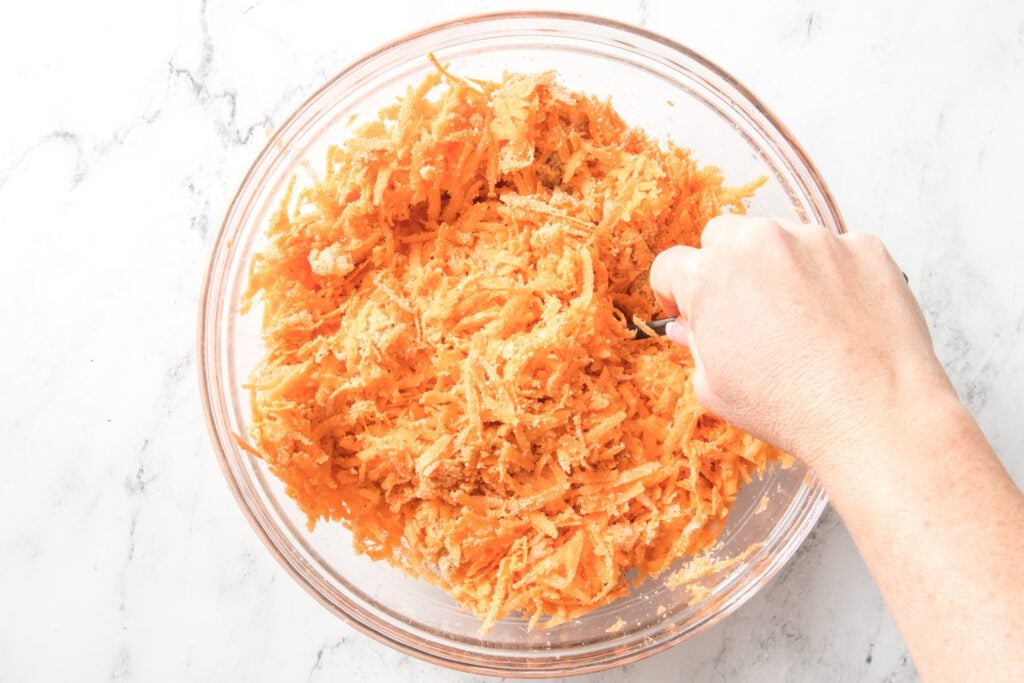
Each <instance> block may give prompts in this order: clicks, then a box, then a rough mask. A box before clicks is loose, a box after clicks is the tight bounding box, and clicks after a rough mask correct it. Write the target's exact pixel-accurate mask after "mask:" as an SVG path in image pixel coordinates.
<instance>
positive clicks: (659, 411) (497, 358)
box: [244, 62, 779, 630]
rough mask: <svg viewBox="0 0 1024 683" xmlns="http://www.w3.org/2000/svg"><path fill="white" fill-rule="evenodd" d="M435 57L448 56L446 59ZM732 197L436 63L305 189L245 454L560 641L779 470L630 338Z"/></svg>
mask: <svg viewBox="0 0 1024 683" xmlns="http://www.w3.org/2000/svg"><path fill="white" fill-rule="evenodd" d="M435 63H436V62H435ZM760 182H761V181H757V182H754V183H751V184H749V185H746V186H742V187H736V188H729V187H726V186H724V185H723V178H722V174H721V172H720V171H719V170H718V169H717V168H713V167H710V166H698V165H697V163H696V162H695V161H694V160H693V159H692V158H691V156H690V154H689V153H688V152H687V151H686V150H684V149H681V148H679V147H677V146H676V145H674V144H672V143H666V144H659V143H658V142H657V141H656V140H653V139H651V138H649V137H648V136H647V135H645V134H644V133H643V132H642V131H640V130H637V129H634V128H630V127H628V126H627V125H626V124H625V123H624V122H623V120H622V119H621V118H620V117H619V116H618V115H617V114H616V112H615V111H614V109H613V108H612V106H611V104H610V103H609V102H607V101H601V100H598V99H596V98H594V97H588V96H586V95H583V94H580V93H575V92H570V91H568V90H566V89H565V88H563V87H562V86H560V85H559V84H558V82H557V81H556V77H555V74H554V73H543V74H540V75H521V74H507V75H505V76H504V77H503V79H502V80H501V82H485V81H469V80H465V79H461V78H457V77H454V76H452V75H451V74H449V73H448V72H447V71H445V70H444V69H443V68H441V67H440V65H438V69H437V71H436V72H435V73H431V74H430V75H429V76H427V77H426V78H425V79H424V80H423V81H422V82H420V83H419V84H418V85H416V86H414V87H410V88H409V89H408V92H407V93H406V95H405V96H404V97H402V98H400V99H399V100H398V101H396V102H395V103H394V104H392V105H391V106H388V107H387V108H385V109H383V110H382V111H381V112H380V114H379V117H378V119H377V120H375V121H372V122H370V123H368V124H366V125H363V126H362V127H361V128H359V129H358V131H357V133H356V134H355V135H354V136H353V137H352V138H351V139H350V140H348V141H347V142H345V143H344V144H342V145H339V146H336V147H332V148H331V149H330V150H329V152H328V155H327V164H326V167H325V170H324V173H323V175H322V177H319V178H318V179H317V180H315V181H314V182H313V183H312V184H311V185H310V186H309V187H306V188H303V189H300V190H297V189H295V188H294V187H289V189H288V191H287V193H286V196H285V197H284V199H283V200H282V203H281V208H280V210H279V211H278V212H277V214H276V216H275V217H274V219H273V221H272V223H271V225H270V226H269V229H268V231H267V244H266V246H265V247H264V248H263V249H262V251H261V252H260V253H258V254H257V255H256V256H255V257H254V259H253V263H252V270H251V279H250V289H249V291H248V293H247V295H246V300H245V302H244V305H245V307H246V308H248V306H249V305H250V304H251V302H252V298H253V297H257V296H258V297H260V298H261V299H262V302H263V306H264V309H263V311H264V312H263V338H264V343H265V348H266V351H265V355H264V357H263V358H262V360H261V362H260V363H259V365H258V366H257V367H256V368H255V370H254V372H253V374H252V377H251V382H250V384H249V389H250V391H251V399H252V424H251V427H250V430H249V437H250V438H251V442H252V449H253V451H254V452H256V453H258V455H259V457H261V458H263V459H264V460H265V461H266V462H267V463H269V465H270V467H271V469H272V471H273V472H274V474H275V475H276V476H278V477H280V478H281V479H282V480H283V481H284V483H285V484H286V486H287V491H288V494H289V495H290V496H291V497H292V498H294V499H295V501H296V502H297V503H298V505H299V506H300V507H301V509H302V510H303V511H304V512H305V514H306V515H307V516H308V520H309V525H310V528H312V527H313V526H314V525H315V524H316V523H317V522H318V521H320V520H335V521H340V522H341V523H342V524H344V525H345V526H346V527H347V528H348V529H350V530H351V532H352V535H353V539H354V544H355V548H356V549H357V550H358V551H359V552H362V553H366V554H367V555H369V556H370V557H372V558H374V559H380V560H386V561H388V562H390V563H391V564H393V565H395V566H397V567H400V568H402V569H403V570H405V571H406V572H408V573H409V574H411V575H413V576H416V577H420V578H422V579H425V580H427V581H431V582H434V583H436V584H437V585H439V586H441V587H442V588H444V589H445V590H446V591H447V592H448V593H450V594H451V595H452V596H453V597H454V598H455V599H456V600H457V601H458V602H459V603H460V604H461V605H463V606H464V607H465V608H466V609H469V610H471V611H472V612H474V613H475V614H477V615H479V616H480V617H481V618H482V619H483V624H482V628H483V629H484V630H486V629H487V628H489V627H490V626H492V625H493V624H494V622H495V620H497V619H500V618H502V617H504V616H506V615H508V614H510V613H512V612H518V613H520V614H522V615H524V616H525V617H529V618H530V625H531V626H533V625H535V624H536V623H537V622H538V621H539V620H541V619H542V618H543V619H544V623H545V624H555V623H561V622H564V621H565V620H567V619H571V618H574V617H577V616H579V615H581V614H584V613H585V612H587V611H589V610H592V609H594V608H596V607H599V606H601V605H603V604H606V603H608V602H610V601H612V600H615V599H616V598H618V597H621V596H623V595H625V594H626V593H627V592H628V590H629V581H628V580H627V578H626V572H627V571H628V570H630V569H634V568H635V570H636V579H635V580H636V581H641V580H643V579H644V578H646V577H650V576H657V575H658V574H659V573H661V572H662V571H664V570H665V569H667V568H668V567H669V566H670V565H671V564H672V563H673V561H674V560H677V559H678V558H681V557H684V556H686V555H690V554H693V553H696V552H698V551H700V550H702V549H705V548H707V547H708V546H709V545H710V544H711V543H712V541H713V540H714V539H715V536H716V535H717V534H718V532H719V531H720V529H721V528H722V526H723V524H724V522H725V519H726V515H727V514H728V512H729V508H730V506H731V504H732V503H733V501H734V499H735V497H736V494H737V491H738V490H739V488H740V486H741V485H742V484H743V483H744V482H745V481H748V480H749V479H750V477H751V475H752V473H754V472H755V471H758V470H761V469H763V468H764V466H765V464H766V462H767V461H769V460H771V459H774V458H776V457H778V456H779V454H778V453H777V452H775V451H774V450H772V449H770V448H769V447H767V446H766V445H764V444H762V443H761V442H759V441H757V440H755V439H753V438H751V437H750V436H748V435H745V434H744V433H743V432H741V431H740V430H738V429H736V428H735V427H733V426H731V425H729V424H727V423H726V422H724V421H723V420H721V419H719V418H717V417H715V416H714V415H712V414H710V413H709V412H707V411H706V410H705V409H704V408H703V407H702V406H701V405H700V404H699V403H698V402H697V400H696V398H695V397H694V394H693V389H692V386H691V383H690V381H689V377H690V373H691V372H692V367H693V365H692V360H691V358H690V356H689V354H688V352H687V351H686V350H685V349H683V348H680V347H678V346H675V345H673V344H671V343H669V342H668V341H666V340H665V339H663V338H654V339H649V340H645V341H634V340H632V338H631V337H632V332H630V331H629V330H628V328H627V324H626V319H625V316H624V314H623V313H622V311H629V312H630V313H631V314H633V315H635V316H637V318H638V319H651V318H652V317H656V316H655V315H654V314H655V313H657V310H656V307H655V304H654V298H653V295H652V293H651V291H650V288H649V285H648V282H647V272H648V269H649V267H650V265H651V261H652V260H653V258H654V256H655V254H656V253H657V252H658V251H660V250H662V249H664V248H666V247H668V246H670V245H673V244H678V243H683V244H691V245H695V244H698V243H699V239H700V233H701V230H702V228H703V226H704V225H705V223H706V222H707V221H708V220H709V219H710V218H711V217H712V216H714V215H716V214H718V213H720V212H722V211H723V210H731V211H736V212H742V211H743V210H744V200H745V199H746V198H748V197H749V196H750V195H751V194H752V193H753V192H754V191H755V189H756V188H757V186H758V185H759V183H760Z"/></svg>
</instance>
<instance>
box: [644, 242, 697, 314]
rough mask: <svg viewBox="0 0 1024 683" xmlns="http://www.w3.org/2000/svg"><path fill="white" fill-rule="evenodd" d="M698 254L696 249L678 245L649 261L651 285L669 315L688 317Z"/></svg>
mask: <svg viewBox="0 0 1024 683" xmlns="http://www.w3.org/2000/svg"><path fill="white" fill-rule="evenodd" d="M698 257H699V252H698V250H697V249H694V248H693V247H686V246H682V245H679V246H675V247H671V248H669V249H666V250H665V251H663V252H661V253H660V254H658V256H657V257H656V258H655V259H654V263H652V264H651V289H653V290H654V296H655V297H657V299H658V303H660V304H661V307H662V308H663V309H665V312H666V313H668V314H669V315H674V316H682V317H687V313H688V310H689V303H690V300H691V294H692V291H693V288H694V286H695V281H696V275H697V272H696V260H697V258H698Z"/></svg>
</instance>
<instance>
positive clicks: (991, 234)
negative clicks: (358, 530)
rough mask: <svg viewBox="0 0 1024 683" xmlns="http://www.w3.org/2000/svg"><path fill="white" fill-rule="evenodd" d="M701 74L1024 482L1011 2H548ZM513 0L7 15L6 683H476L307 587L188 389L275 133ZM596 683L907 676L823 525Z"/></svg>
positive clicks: (1, 498) (3, 286) (863, 580)
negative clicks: (785, 137)
mask: <svg viewBox="0 0 1024 683" xmlns="http://www.w3.org/2000/svg"><path fill="white" fill-rule="evenodd" d="M546 5H548V6H550V7H552V8H556V9H564V10H578V11H589V12H592V13H597V14H604V15H606V16H610V17H614V18H617V19H621V20H623V21H627V22H631V23H636V24H640V25H642V26H645V27H647V28H649V29H651V30H654V31H657V32H660V33H663V34H665V35H668V36H670V37H672V38H674V39H676V40H678V41H680V42H682V43H684V44H686V45H688V46H690V47H692V48H694V49H696V50H697V51H699V52H701V53H702V54H704V55H706V56H707V57H709V58H710V59H712V60H713V61H715V62H718V63H719V64H721V65H722V66H723V67H725V68H726V69H727V70H729V71H731V72H732V73H733V74H734V75H736V76H737V77H738V78H739V79H740V80H741V81H742V82H744V83H745V84H746V85H748V86H749V87H750V88H751V89H752V90H753V91H754V92H755V93H757V94H758V95H759V96H760V97H761V98H762V99H763V100H764V101H765V102H766V103H768V104H769V106H771V107H772V108H773V109H774V110H775V111H776V113H777V114H778V115H779V116H780V117H781V118H782V120H783V121H785V122H786V123H787V124H788V125H789V126H790V128H791V129H792V130H793V131H794V133H795V134H796V136H797V137H798V139H800V140H801V142H802V143H803V144H804V145H805V147H806V148H807V150H808V152H809V153H810V155H811V157H812V158H813V159H814V160H815V161H816V162H817V164H818V166H819V168H820V170H821V171H822V174H823V175H824V177H825V178H826V180H827V181H828V182H829V184H830V186H831V187H832V190H833V191H834V193H835V195H836V198H837V200H838V202H839V205H840V207H841V208H842V211H843V213H844V215H845V217H846V219H847V222H848V224H849V225H850V227H851V228H853V229H863V230H869V231H873V232H876V233H877V234H879V235H880V236H881V237H882V238H883V239H884V240H885V242H886V243H887V244H888V245H889V247H890V250H891V251H892V253H893V254H894V256H895V257H896V259H897V260H898V261H899V263H900V264H901V266H902V267H903V269H904V270H905V271H906V272H907V274H908V275H909V277H910V281H911V283H912V286H913V288H914V290H915V291H916V292H917V294H918V296H919V297H920V300H921V303H922V306H923V308H924V311H925V313H926V315H927V317H928V320H929V323H930V325H931V327H932V330H933V335H934V338H935V342H936V348H937V351H938V353H939V356H940V358H941V359H942V361H943V362H944V363H945V364H946V367H947V368H948V369H949V371H950V373H951V376H952V377H953V380H954V382H955V384H956V386H957V389H958V391H959V392H960V394H961V396H962V397H963V399H964V400H965V402H966V403H967V404H968V405H969V406H970V407H971V409H972V410H973V411H974V412H975V414H976V415H977V416H978V419H979V421H980V422H981V424H982V426H983V427H984V429H985V430H986V432H987V433H988V435H989V437H990V438H991V440H992V442H993V444H994V445H995V447H996V450H997V451H998V452H999V453H1000V454H1001V457H1002V458H1003V461H1004V462H1005V464H1006V466H1007V468H1008V469H1009V470H1010V472H1011V474H1012V475H1013V476H1014V477H1015V478H1016V480H1017V481H1018V483H1020V482H1022V481H1024V422H1022V421H1021V420H1020V418H1019V416H1020V415H1021V414H1022V411H1024V392H1022V390H1021V387H1024V353H1021V349H1022V334H1024V274H1022V271H1021V270H1020V267H1019V262H1020V257H1021V254H1022V253H1024V225H1022V223H1021V220H1022V219H1021V218H1020V212H1019V211H1018V210H1017V209H1016V208H1015V206H1016V198H1017V197H1018V196H1019V193H1020V187H1019V186H1020V162H1019V160H1020V159H1021V158H1024V129H1022V128H1021V126H1020V125H1019V122H1020V121H1021V120H1024V6H1022V5H1021V4H1020V3H1019V2H1014V1H1013V0H1001V1H999V2H991V3H981V4H979V3H967V2H936V3H932V4H931V5H930V6H929V11H928V12H926V13H921V12H920V8H918V7H915V6H912V5H911V4H909V3H887V2H881V1H880V0H871V1H869V2H863V3H833V2H827V3H813V2H807V1H806V0H785V1H784V2H777V3H753V2H750V3H741V2H731V1H727V2H715V3H710V2H709V3H675V2H663V1H659V0H633V1H627V2H613V1H612V0H598V1H594V2H579V1H575V2H570V1H559V2H551V3H546ZM513 7H515V4H514V3H512V2H504V1H502V2H484V1H473V0H457V1H453V2H446V3H414V2H408V1H403V2H395V3H358V4H349V3H338V2H323V1H321V0H315V1H310V2H297V3H296V2H283V1H281V0H264V1H257V2H251V1H249V2H241V3H238V2H224V3H221V2H211V3H207V1H206V0H200V1H198V2H196V1H194V0H193V1H192V2H182V3H177V2H161V3H132V2H130V1H129V0H99V1H98V2H95V3H69V2H64V3H57V4H56V5H55V6H49V5H43V4H42V3H21V4H20V5H19V6H18V8H17V10H12V11H11V15H12V16H11V17H10V18H11V19H12V20H11V21H5V22H3V23H2V25H0V63H2V64H3V67H0V91H2V92H4V93H5V97H4V101H5V105H6V106H5V107H4V111H3V117H4V125H3V126H0V216H2V219H0V230H2V235H3V244H4V246H3V249H0V292H2V294H0V302H2V306H0V310H2V312H3V320H4V334H3V341H2V342H0V386H2V387H4V391H2V392H0V415H2V416H3V417H2V418H0V456H2V458H3V461H4V464H5V465H6V468H5V475H4V476H3V477H0V515H2V519H3V520H4V521H3V522H0V557H2V564H0V577H2V580H0V615H3V618H2V619H0V680H11V681H24V680H53V681H57V680H75V681H79V680H103V679H111V680H144V681H154V680H218V679H221V680H259V681H262V680H266V681H278V680H308V681H328V680H339V679H340V680H367V681H374V680H381V681H392V680H410V681H412V680H416V681H435V680H436V681H440V680H445V681H448V680H454V681H470V680H477V679H476V678H475V677H473V676H467V675H461V674H455V673H452V672H448V671H446V670H443V669H439V668H437V667H434V666H431V665H428V664H425V663H423V662H420V661H418V660H414V659H411V658H409V657H406V656H404V655H401V654H398V653H397V652H394V651H392V650H390V649H388V648H386V647H384V646H383V645H379V644H377V643H376V642H374V641H372V640H370V639H368V638H366V637H364V636H362V635H360V634H359V633H357V632H355V631H354V630H353V629H351V628H350V627H348V626H347V625H345V624H344V623H342V622H341V621H339V620H337V619H336V618H335V617H333V616H332V615H330V614H329V613H328V612H327V611H326V610H324V609H323V608H321V607H320V606H319V605H318V604H316V603H315V602H314V601H313V600H312V599H310V598H309V597H308V596H307V595H306V594H305V593H304V592H303V591H302V590H301V589H300V588H299V587H298V586H297V585H295V584H294V582H293V581H292V580H291V579H290V578H288V576H287V575H286V574H285V572H284V571H283V570H282V569H281V568H280V567H278V565H277V564H276V563H275V562H274V560H273V559H272V558H271V556H270V555H269V553H267V552H266V550H265V549H264V548H263V547H262V545H261V544H260V542H259V541H258V540H257V538H256V536H255V535H254V534H253V533H252V532H251V530H250V529H249V527H248V525H247V523H246V522H245V521H244V519H243V517H242V515H241V514H240V513H239V511H238V510H237V508H236V506H235V503H234V501H233V500H232V498H231V495H230V493H229V492H228V490H227V487H226V486H225V484H224V482H223V478H222V476H221V473H220V471H219V468H218V466H217V464H216V462H215V460H214V457H213V454H212V450H211V447H210V445H209V442H208V437H207V434H206V429H205V424H204V420H203V417H202V410H201V406H200V401H199V394H198V389H197V380H196V363H195V350H194V337H195V316H196V307H197V303H198V291H199V286H200V282H201V278H202V273H203V268H204V266H205V261H206V257H207V253H208V249H209V246H210V242H211V240H212V236H213V234H214V232H215V230H216V229H217V226H218V225H219V223H220V220H221V217H222V215H223V212H224V210H225V208H226V206H227V202H228V201H229V199H230V197H231V195H232V193H233V192H234V189H235V187H236V186H237V183H238V182H239V180H240V179H241V177H242V175H243V174H244V172H245V169H246V168H247V167H248V165H249V164H250V163H251V161H252V160H253V158H254V157H255V154H256V153H257V151H258V150H259V148H260V146H261V145H262V143H263V141H264V140H265V138H266V134H267V132H268V131H269V130H271V129H272V127H273V126H274V125H275V124H276V123H279V122H280V121H282V120H283V119H284V117H285V116H287V115H288V113H289V112H290V111H291V110H292V109H293V108H294V107H295V106H296V105H297V104H298V103H299V102H300V101H301V100H302V98H304V97H305V96H306V95H307V94H308V93H310V92H311V91H312V90H313V88H315V87H316V85H317V84H319V83H320V82H322V81H323V80H325V79H326V78H327V77H329V76H330V75H331V74H333V73H335V72H336V71H337V70H339V69H340V68H342V67H343V66H344V65H346V64H347V63H348V62H349V61H351V60H352V59H354V58H356V57H358V56H359V55H361V54H363V53H365V52H366V51H368V50H370V49H372V48H373V47H375V46H376V45H378V44H380V43H382V42H385V41H387V40H390V39H392V38H394V37H396V36H398V35H401V34H403V33H406V32H409V31H412V30H415V29H417V28H420V27H422V26H424V25H426V24H430V23H435V22H437V21H441V20H443V19H446V18H451V17H454V16H458V15H462V14H469V13H475V12H481V11H491V10H496V9H506V8H513ZM590 678H591V679H592V680H594V681H608V682H611V681H620V680H624V679H633V680H644V681H688V680H700V681H779V680H786V681H790V680H792V681H798V680H842V681H909V680H915V679H916V673H915V671H914V667H913V664H912V663H911V662H910V660H909V659H908V657H907V653H906V650H905V647H904V645H903V642H902V640H901V639H900V636H899V634H898V632H897V630H896V628H895V625H894V624H893V621H892V618H891V617H890V615H889V613H888V611H887V610H886V608H885V606H884V604H883V603H882V600H881V597H880V595H879V593H878V590H877V588H876V587H875V586H874V584H873V582H872V580H871V577H870V576H869V574H868V572H867V570H866V568H865V567H864V565H863V563H862V562H861V560H860V558H859V556H858V555H857V552H856V549H855V547H854V546H853V543H852V541H851V539H850V537H849V535H848V534H847V532H846V531H845V529H844V528H843V526H842V524H841V522H840V521H839V519H838V518H837V516H836V515H835V514H834V513H833V512H831V511H829V512H827V513H826V514H825V516H824V517H823V519H822V521H821V523H820V524H819V525H818V526H817V528H816V529H815V530H814V532H813V533H812V534H811V536H810V538H808V540H807V542H806V543H805V544H804V545H803V546H802V548H801V549H800V551H799V552H798V554H797V556H796V557H795V558H794V559H793V561H792V562H791V563H790V564H789V565H787V567H786V568H785V569H784V570H783V571H782V572H781V574H780V575H779V576H778V577H777V578H776V579H775V580H773V581H772V582H771V583H770V585H768V586H767V587H766V588H765V589H764V590H762V591H761V592H760V593H759V594H758V595H757V596H755V597H754V598H753V599H751V600H750V601H749V602H748V603H747V604H746V605H745V606H744V607H743V608H741V609H740V610H739V611H738V612H737V613H736V614H734V615H732V616H731V617H729V618H728V619H726V620H725V621H723V622H722V623H720V624H718V625H717V626H715V627H714V628H711V629H710V630H708V631H707V632H705V633H703V634H701V635H700V636H698V637H695V638H693V639H691V640H690V641H688V642H686V643H684V644H682V645H681V646H679V647H677V648H675V649H673V650H671V651H669V652H666V653H664V654H661V655H658V656H656V657H653V658H651V659H648V660H645V661H643V662H640V663H637V664H634V665H632V666H629V667H625V668H623V669H618V670H615V671H611V672H607V673H604V674H601V675H596V676H592V677H590Z"/></svg>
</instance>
